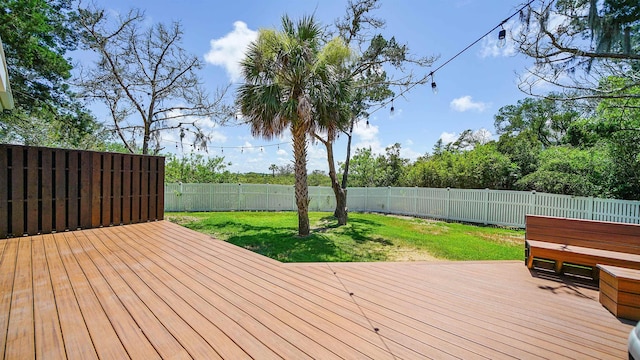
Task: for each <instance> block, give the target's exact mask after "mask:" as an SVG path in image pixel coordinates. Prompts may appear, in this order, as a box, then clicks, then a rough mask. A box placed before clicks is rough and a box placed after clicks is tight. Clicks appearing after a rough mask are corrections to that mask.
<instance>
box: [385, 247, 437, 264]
mask: <svg viewBox="0 0 640 360" xmlns="http://www.w3.org/2000/svg"><path fill="white" fill-rule="evenodd" d="M387 261H445V260H443V259H438V258H437V257H435V256H433V255H431V254H430V253H429V252H428V251H425V250H419V249H406V248H397V249H393V250H388V252H387Z"/></svg>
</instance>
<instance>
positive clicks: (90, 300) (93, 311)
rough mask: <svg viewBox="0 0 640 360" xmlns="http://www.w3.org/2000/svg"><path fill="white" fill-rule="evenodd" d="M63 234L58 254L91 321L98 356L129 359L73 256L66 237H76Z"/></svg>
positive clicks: (89, 324) (76, 295)
mask: <svg viewBox="0 0 640 360" xmlns="http://www.w3.org/2000/svg"><path fill="white" fill-rule="evenodd" d="M61 235H62V236H58V237H57V240H58V241H57V245H58V252H59V253H60V258H61V259H62V262H63V265H64V267H65V269H66V271H67V274H68V275H69V281H70V282H71V286H72V288H73V292H74V293H75V297H76V300H77V301H78V306H79V307H80V311H82V314H83V317H84V318H85V319H89V318H90V319H91V320H90V321H85V322H86V324H87V329H88V330H89V334H90V335H91V339H92V340H93V346H94V347H95V350H96V353H97V354H98V357H100V358H101V359H126V358H128V357H129V355H128V354H127V351H126V350H125V349H124V346H122V341H121V340H120V339H119V338H118V335H117V334H116V332H115V330H114V329H113V326H112V325H111V322H110V321H109V318H108V317H107V315H106V314H105V312H104V309H103V308H102V305H101V304H100V301H98V298H97V297H96V295H95V293H94V292H93V289H92V288H91V285H90V284H89V281H88V279H87V277H86V275H85V273H84V270H83V268H82V267H81V265H80V264H79V263H78V261H77V259H76V257H75V255H74V253H73V249H72V248H70V247H69V244H68V242H67V239H66V238H67V236H70V237H73V235H68V234H67V233H63V234H61Z"/></svg>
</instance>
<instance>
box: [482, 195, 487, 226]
mask: <svg viewBox="0 0 640 360" xmlns="http://www.w3.org/2000/svg"><path fill="white" fill-rule="evenodd" d="M483 195H484V196H483V198H484V199H483V200H484V208H483V211H484V214H483V216H482V219H483V220H484V224H485V225H487V224H488V223H489V189H484V194H483Z"/></svg>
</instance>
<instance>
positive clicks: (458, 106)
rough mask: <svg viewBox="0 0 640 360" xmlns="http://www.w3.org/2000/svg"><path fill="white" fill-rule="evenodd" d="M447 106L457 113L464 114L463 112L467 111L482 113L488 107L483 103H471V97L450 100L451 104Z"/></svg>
mask: <svg viewBox="0 0 640 360" xmlns="http://www.w3.org/2000/svg"><path fill="white" fill-rule="evenodd" d="M449 106H450V107H451V108H452V109H453V110H455V111H459V112H465V111H469V110H474V111H477V112H483V111H485V110H486V109H487V108H488V107H489V105H488V104H487V103H484V102H482V101H475V102H474V101H473V99H472V98H471V96H469V95H466V96H463V97H459V98H457V99H453V100H451V103H449Z"/></svg>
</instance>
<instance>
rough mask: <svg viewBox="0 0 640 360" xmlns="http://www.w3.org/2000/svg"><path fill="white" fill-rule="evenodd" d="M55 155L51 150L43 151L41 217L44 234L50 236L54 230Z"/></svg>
mask: <svg viewBox="0 0 640 360" xmlns="http://www.w3.org/2000/svg"><path fill="white" fill-rule="evenodd" d="M52 157H53V153H52V151H51V149H43V150H42V168H41V172H40V187H41V191H42V197H41V198H40V217H41V218H42V233H43V234H49V233H51V231H52V230H53V227H54V225H53V211H54V208H53V181H52V179H53V164H52V161H53V159H52Z"/></svg>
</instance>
